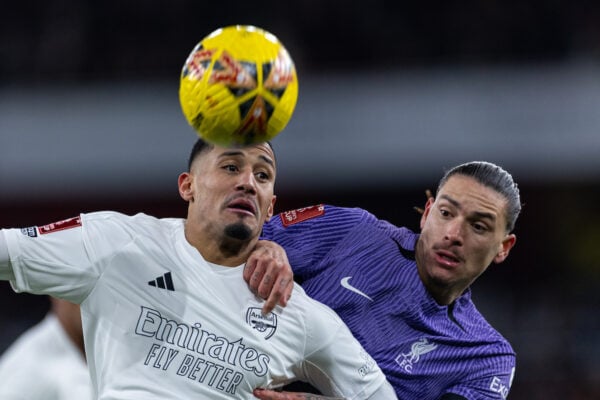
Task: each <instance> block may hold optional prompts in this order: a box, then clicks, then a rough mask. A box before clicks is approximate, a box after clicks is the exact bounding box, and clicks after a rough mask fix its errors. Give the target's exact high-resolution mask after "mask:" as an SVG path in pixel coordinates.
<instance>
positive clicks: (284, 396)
mask: <svg viewBox="0 0 600 400" xmlns="http://www.w3.org/2000/svg"><path fill="white" fill-rule="evenodd" d="M254 396H255V397H257V398H259V399H261V400H343V399H344V398H343V397H327V396H322V395H320V394H312V393H292V392H275V391H273V390H266V389H254Z"/></svg>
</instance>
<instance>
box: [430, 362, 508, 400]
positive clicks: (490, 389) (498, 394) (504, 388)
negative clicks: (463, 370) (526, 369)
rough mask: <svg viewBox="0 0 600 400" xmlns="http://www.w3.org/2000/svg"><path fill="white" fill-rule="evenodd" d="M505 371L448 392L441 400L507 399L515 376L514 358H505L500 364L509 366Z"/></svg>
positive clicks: (464, 383) (464, 384)
mask: <svg viewBox="0 0 600 400" xmlns="http://www.w3.org/2000/svg"><path fill="white" fill-rule="evenodd" d="M507 363H508V366H506V367H505V368H504V371H496V372H493V373H492V374H487V376H482V377H479V378H477V379H473V380H471V381H468V382H462V383H460V384H458V385H456V386H454V387H452V388H449V389H447V390H446V393H445V394H444V396H442V397H441V399H440V400H446V399H448V400H450V399H452V400H455V399H456V400H460V399H463V400H492V399H493V400H498V399H503V400H504V399H506V398H507V397H508V393H509V391H510V387H511V385H512V381H513V378H514V375H515V367H514V365H515V363H514V357H505V358H504V360H503V361H502V362H500V363H499V364H507Z"/></svg>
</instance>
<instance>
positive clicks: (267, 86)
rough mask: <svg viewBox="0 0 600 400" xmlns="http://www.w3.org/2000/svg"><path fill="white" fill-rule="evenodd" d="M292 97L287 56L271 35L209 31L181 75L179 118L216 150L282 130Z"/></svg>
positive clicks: (240, 28)
mask: <svg viewBox="0 0 600 400" xmlns="http://www.w3.org/2000/svg"><path fill="white" fill-rule="evenodd" d="M297 99H298V77H297V75H296V68H295V66H294V62H293V61H292V58H291V57H290V55H289V53H288V52H287V50H286V49H285V47H284V46H283V45H282V44H281V42H280V41H279V40H278V39H277V38H276V37H275V36H274V35H272V34H271V33H269V32H267V31H265V30H263V29H260V28H257V27H254V26H244V25H236V26H229V27H226V28H221V29H218V30H216V31H214V32H213V33H211V34H210V35H208V36H207V37H205V38H204V39H202V41H200V43H198V44H197V45H196V47H194V49H193V50H192V52H191V53H190V55H189V56H188V58H187V60H186V61H185V65H184V66H183V69H182V71H181V79H180V86H179V101H180V103H181V108H182V111H183V114H184V115H185V117H186V119H187V121H188V123H189V124H190V125H191V126H192V127H193V128H194V130H195V131H196V132H197V133H198V134H199V135H200V137H202V138H203V139H204V140H206V141H208V142H211V143H213V144H217V145H220V146H225V147H232V146H244V145H249V144H253V143H259V142H264V141H267V140H271V139H272V138H273V137H275V136H276V135H277V134H279V133H280V132H281V131H282V130H283V129H284V128H285V127H286V125H287V123H288V122H289V120H290V118H291V117H292V114H293V112H294V108H295V107H296V100H297Z"/></svg>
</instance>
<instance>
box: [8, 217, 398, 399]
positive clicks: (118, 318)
mask: <svg viewBox="0 0 600 400" xmlns="http://www.w3.org/2000/svg"><path fill="white" fill-rule="evenodd" d="M4 233H5V237H6V242H7V245H8V250H9V255H10V262H11V265H12V269H13V273H14V277H15V279H14V280H13V281H11V284H12V286H13V288H14V289H15V290H16V291H25V292H32V293H44V294H50V295H53V296H55V297H60V298H64V299H66V300H69V301H71V302H73V303H79V304H81V311H82V321H83V328H84V338H85V346H86V354H87V358H88V365H89V368H90V373H91V376H92V381H93V385H94V387H95V390H96V391H97V396H98V399H102V400H107V399H144V400H150V399H161V400H164V399H211V400H215V399H255V397H254V396H253V395H252V390H253V389H255V388H258V387H264V388H275V387H278V386H281V385H284V384H286V383H289V382H291V381H295V380H303V381H308V382H310V383H311V384H313V385H314V386H315V387H317V388H318V389H319V390H321V391H322V392H323V393H324V394H329V395H340V396H344V397H346V398H352V399H365V398H368V397H369V396H370V395H371V394H372V393H374V392H375V391H377V390H378V389H379V388H380V387H381V386H382V385H389V384H387V382H386V381H385V377H384V375H383V374H382V372H381V370H380V369H379V367H378V366H377V364H376V363H375V362H374V361H373V359H372V358H371V357H370V356H369V355H368V354H367V353H366V352H365V351H364V350H363V349H362V347H361V346H360V345H359V343H358V341H356V340H355V339H354V338H353V337H352V334H351V333H350V331H349V330H348V329H347V327H346V326H345V325H344V324H343V322H342V321H341V320H340V319H339V317H337V315H336V314H335V313H334V312H333V311H332V310H331V309H329V308H328V307H326V306H324V305H322V304H321V303H318V302H316V301H314V300H312V299H310V298H309V297H308V296H307V295H306V294H305V293H304V291H303V290H302V289H301V288H300V287H299V286H297V285H296V286H295V288H294V292H293V295H292V298H291V300H290V301H289V303H288V306H287V307H285V308H280V307H277V308H276V309H275V310H274V312H273V313H271V314H270V315H268V316H263V315H262V313H261V307H262V303H263V302H262V300H260V299H259V298H257V297H256V296H254V295H253V294H252V292H251V291H250V290H249V288H248V286H247V284H246V282H245V281H244V280H243V278H242V272H243V266H239V267H233V268H231V267H222V266H217V265H214V264H210V263H208V262H207V261H205V260H204V259H203V258H202V256H201V255H200V253H199V252H198V251H197V250H196V249H195V248H194V247H192V246H191V245H190V244H189V243H188V242H187V240H186V239H185V236H184V220H182V219H157V218H154V217H150V216H147V215H144V214H137V215H135V216H133V217H130V216H125V215H122V214H118V213H114V212H98V213H91V214H82V215H81V216H79V217H76V218H72V219H69V220H66V221H61V222H59V223H55V224H50V225H46V226H42V227H34V228H26V229H21V230H18V229H10V230H5V231H4Z"/></svg>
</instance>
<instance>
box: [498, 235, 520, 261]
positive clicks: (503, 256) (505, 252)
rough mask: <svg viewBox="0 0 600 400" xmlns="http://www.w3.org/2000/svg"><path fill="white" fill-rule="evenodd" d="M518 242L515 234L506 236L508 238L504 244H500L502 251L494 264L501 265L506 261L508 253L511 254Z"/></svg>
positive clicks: (503, 241)
mask: <svg viewBox="0 0 600 400" xmlns="http://www.w3.org/2000/svg"><path fill="white" fill-rule="evenodd" d="M516 242H517V237H516V236H515V235H514V234H512V233H511V234H510V235H506V237H505V238H504V239H503V240H502V243H501V244H500V251H498V254H496V257H494V262H495V263H496V264H499V263H501V262H502V261H504V260H506V257H508V253H510V249H512V248H513V246H514V245H515V243H516Z"/></svg>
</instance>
